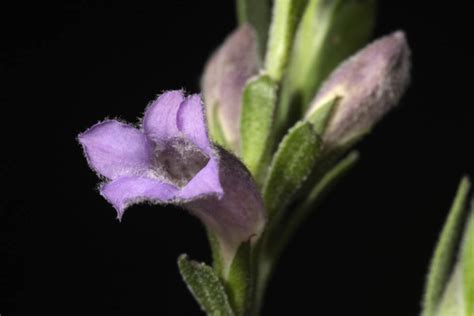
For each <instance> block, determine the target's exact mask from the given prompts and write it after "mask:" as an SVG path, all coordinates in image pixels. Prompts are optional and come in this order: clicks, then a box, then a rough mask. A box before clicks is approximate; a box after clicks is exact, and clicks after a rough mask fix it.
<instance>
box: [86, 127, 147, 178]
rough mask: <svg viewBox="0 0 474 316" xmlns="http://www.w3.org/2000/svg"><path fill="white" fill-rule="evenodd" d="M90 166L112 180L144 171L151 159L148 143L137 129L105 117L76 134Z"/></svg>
mask: <svg viewBox="0 0 474 316" xmlns="http://www.w3.org/2000/svg"><path fill="white" fill-rule="evenodd" d="M78 140H79V142H80V143H81V145H82V146H83V148H84V153H85V156H86V158H87V160H88V162H89V165H90V167H91V168H92V169H94V170H95V171H96V172H98V173H99V174H101V175H103V176H105V177H107V178H109V179H115V178H117V177H119V176H123V175H138V174H142V173H143V172H145V171H146V170H147V169H148V168H149V166H150V161H151V146H150V144H149V142H148V141H147V139H146V137H145V135H143V133H142V132H141V131H139V130H138V129H136V128H134V127H132V126H130V125H127V124H124V123H120V122H118V121H115V120H108V121H105V122H101V123H98V124H96V125H94V126H92V127H91V128H89V129H88V130H87V131H85V132H84V133H82V134H80V135H79V137H78Z"/></svg>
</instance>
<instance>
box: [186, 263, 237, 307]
mask: <svg viewBox="0 0 474 316" xmlns="http://www.w3.org/2000/svg"><path fill="white" fill-rule="evenodd" d="M178 267H179V271H180V273H181V275H182V277H183V279H184V281H185V283H186V284H187V286H188V288H189V290H190V291H191V293H192V294H193V296H194V298H195V299H196V301H198V303H199V305H200V306H201V309H202V310H203V311H204V312H206V313H207V314H208V315H212V316H233V315H235V314H234V312H233V310H232V308H231V306H230V303H229V299H228V297H227V294H226V292H225V289H224V286H223V285H222V283H221V281H220V280H219V277H218V276H217V275H216V273H215V272H214V270H213V269H212V268H211V267H209V266H207V265H205V264H204V263H198V262H195V261H190V260H188V258H187V256H186V255H181V256H180V257H179V258H178Z"/></svg>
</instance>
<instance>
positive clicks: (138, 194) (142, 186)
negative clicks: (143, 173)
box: [100, 176, 178, 219]
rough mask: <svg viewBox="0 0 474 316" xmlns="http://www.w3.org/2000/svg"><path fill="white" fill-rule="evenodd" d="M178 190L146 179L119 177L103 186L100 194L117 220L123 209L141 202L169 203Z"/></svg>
mask: <svg viewBox="0 0 474 316" xmlns="http://www.w3.org/2000/svg"><path fill="white" fill-rule="evenodd" d="M176 192H178V189H177V188H176V187H174V186H173V185H170V184H167V183H163V182H161V181H158V180H155V179H150V178H146V177H134V176H131V177H120V178H118V179H116V180H114V181H112V182H109V183H107V184H105V185H103V186H102V187H101V189H100V193H101V194H102V196H104V198H105V199H106V200H107V201H108V202H109V203H110V204H112V205H113V206H114V208H115V209H116V210H117V217H118V219H121V218H122V215H123V213H124V211H125V209H126V208H127V207H128V206H130V205H132V204H136V203H139V202H143V201H150V202H155V203H158V202H169V201H170V200H172V199H173V198H174V197H175V195H176Z"/></svg>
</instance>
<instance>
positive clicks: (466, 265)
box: [461, 201, 474, 315]
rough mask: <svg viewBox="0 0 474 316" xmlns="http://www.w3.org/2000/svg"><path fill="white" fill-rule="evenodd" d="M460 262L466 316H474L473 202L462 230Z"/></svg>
mask: <svg viewBox="0 0 474 316" xmlns="http://www.w3.org/2000/svg"><path fill="white" fill-rule="evenodd" d="M461 262H462V265H463V285H464V302H465V308H466V315H474V201H473V202H472V204H471V212H470V216H469V220H468V222H467V225H466V228H465V229H464V238H463V246H462V253H461Z"/></svg>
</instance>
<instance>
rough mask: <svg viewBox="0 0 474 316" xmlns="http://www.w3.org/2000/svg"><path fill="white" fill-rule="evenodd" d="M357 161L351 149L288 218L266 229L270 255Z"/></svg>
mask: <svg viewBox="0 0 474 316" xmlns="http://www.w3.org/2000/svg"><path fill="white" fill-rule="evenodd" d="M358 161H359V153H358V152H356V151H353V152H351V153H350V154H348V155H347V156H346V157H345V158H344V159H342V160H341V161H339V162H338V163H337V164H336V165H335V166H334V167H332V168H331V169H330V170H329V171H328V172H326V173H325V174H324V175H323V176H322V178H321V179H320V180H319V181H317V182H316V185H315V186H314V187H313V189H312V190H311V191H310V192H309V194H308V195H307V197H306V199H305V200H304V201H303V202H301V204H299V205H298V206H297V207H296V208H295V209H294V210H293V212H292V213H291V214H289V218H286V217H285V218H284V219H280V220H279V221H278V222H277V223H275V225H276V227H270V228H269V229H268V230H270V231H271V233H272V236H270V238H269V239H270V240H271V243H270V246H269V247H270V248H271V249H269V252H270V253H271V254H272V256H274V257H277V256H278V255H279V254H280V252H281V251H282V250H283V248H284V247H285V246H286V245H287V243H288V242H289V241H290V239H291V238H292V237H293V234H294V233H295V231H296V230H297V229H298V228H299V227H300V225H301V224H302V223H304V221H305V220H306V219H307V218H308V217H309V216H310V215H311V214H312V213H313V212H314V211H315V210H316V209H317V204H318V203H320V202H321V201H322V199H323V198H324V197H325V196H326V195H327V194H328V193H329V192H330V191H331V189H332V188H333V187H334V186H335V185H336V184H337V183H338V182H339V181H340V180H341V179H342V178H343V177H344V176H345V175H346V174H347V173H348V172H349V171H350V170H352V168H353V167H354V166H355V164H356V163H357V162H358Z"/></svg>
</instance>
